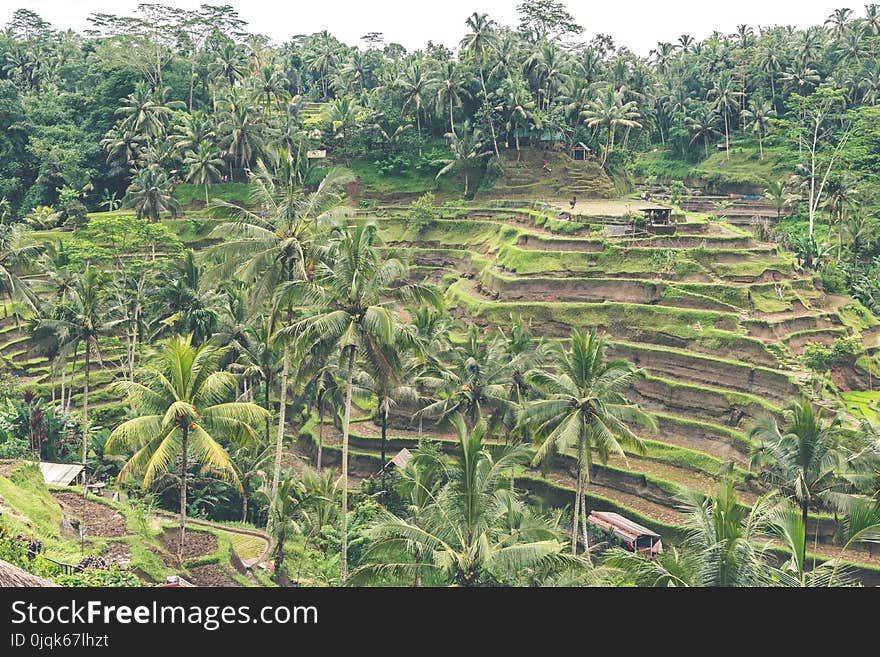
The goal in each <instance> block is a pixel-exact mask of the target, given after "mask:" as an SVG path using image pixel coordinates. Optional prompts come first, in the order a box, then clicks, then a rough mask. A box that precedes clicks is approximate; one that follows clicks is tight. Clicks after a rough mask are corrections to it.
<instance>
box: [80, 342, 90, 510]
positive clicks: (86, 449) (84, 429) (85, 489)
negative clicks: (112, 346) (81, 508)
mask: <svg viewBox="0 0 880 657" xmlns="http://www.w3.org/2000/svg"><path fill="white" fill-rule="evenodd" d="M90 355H91V352H90V350H89V343H88V342H86V353H85V359H86V360H85V365H86V377H85V382H84V385H83V422H82V432H83V453H82V465H83V496H85V495H86V494H87V493H88V492H89V488H88V483H89V477H88V474H87V473H86V456H87V455H88V453H89V365H90V362H89V356H90Z"/></svg>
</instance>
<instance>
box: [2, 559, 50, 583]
mask: <svg viewBox="0 0 880 657" xmlns="http://www.w3.org/2000/svg"><path fill="white" fill-rule="evenodd" d="M22 586H58V585H57V584H55V582H50V581H49V580H48V579H43V578H42V577H37V576H36V575H31V574H30V573H29V572H27V571H26V570H22V569H21V568H19V567H17V566H13V565H12V564H11V563H9V562H8V561H3V560H2V559H0V587H6V588H8V587H22Z"/></svg>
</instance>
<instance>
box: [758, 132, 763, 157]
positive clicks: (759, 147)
mask: <svg viewBox="0 0 880 657" xmlns="http://www.w3.org/2000/svg"><path fill="white" fill-rule="evenodd" d="M758 150H760V151H761V162H763V161H764V138H763V137H761V133H760V131H759V132H758Z"/></svg>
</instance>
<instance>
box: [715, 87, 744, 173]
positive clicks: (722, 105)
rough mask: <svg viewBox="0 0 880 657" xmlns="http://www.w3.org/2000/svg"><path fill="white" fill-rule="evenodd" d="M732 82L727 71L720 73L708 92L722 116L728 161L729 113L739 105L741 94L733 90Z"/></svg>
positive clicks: (725, 151) (725, 152) (728, 158)
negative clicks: (713, 98)
mask: <svg viewBox="0 0 880 657" xmlns="http://www.w3.org/2000/svg"><path fill="white" fill-rule="evenodd" d="M733 85H734V81H733V78H732V77H731V76H730V73H729V72H727V71H724V72H722V74H721V75H719V76H718V79H717V80H716V81H715V86H714V87H712V89H711V90H710V91H709V95H710V96H714V97H715V107H716V109H720V110H721V114H722V115H723V116H724V146H725V148H724V154H725V157H726V159H727V160H728V161H729V160H730V112H731V110H733V109H736V108H737V107H738V105H739V100H738V99H739V97H740V96H742V93H741V92H739V91H736V90H734V86H733Z"/></svg>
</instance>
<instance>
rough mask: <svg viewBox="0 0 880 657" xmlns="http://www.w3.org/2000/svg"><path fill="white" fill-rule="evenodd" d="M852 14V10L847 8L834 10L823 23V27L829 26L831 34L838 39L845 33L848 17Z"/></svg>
mask: <svg viewBox="0 0 880 657" xmlns="http://www.w3.org/2000/svg"><path fill="white" fill-rule="evenodd" d="M852 13H853V12H852V9H848V8H842V9H835V10H834V11H833V12H832V14H831V15H830V16H829V17H828V19H827V20H826V21H825V25H829V26H830V28H831V33H832V34H834V36H835V37H837V38H838V39H840V38H841V37H842V36H843V35H844V33H845V32H846V31H847V27H848V26H849V17H850V16H852Z"/></svg>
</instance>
